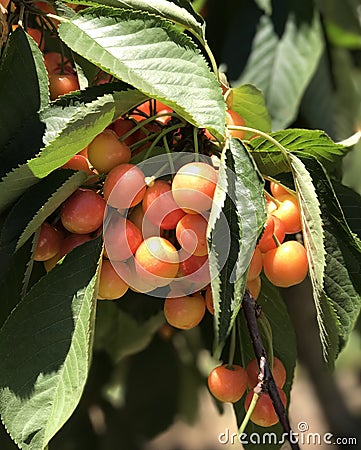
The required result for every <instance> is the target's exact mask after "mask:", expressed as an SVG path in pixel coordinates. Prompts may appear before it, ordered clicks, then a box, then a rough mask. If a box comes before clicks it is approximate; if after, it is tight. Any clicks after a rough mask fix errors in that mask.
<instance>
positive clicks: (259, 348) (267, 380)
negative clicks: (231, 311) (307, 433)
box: [242, 289, 300, 450]
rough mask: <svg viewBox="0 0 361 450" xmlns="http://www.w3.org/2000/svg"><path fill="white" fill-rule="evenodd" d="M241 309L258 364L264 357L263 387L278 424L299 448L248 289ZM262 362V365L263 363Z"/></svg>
mask: <svg viewBox="0 0 361 450" xmlns="http://www.w3.org/2000/svg"><path fill="white" fill-rule="evenodd" d="M242 310H243V312H244V316H245V318H246V322H247V327H248V331H249V334H250V337H251V340H252V345H253V350H254V353H255V355H256V358H257V361H258V365H259V366H260V363H261V358H265V360H264V361H263V360H262V366H263V367H262V369H263V370H262V372H263V373H264V380H263V387H264V390H265V391H266V392H267V393H268V394H269V396H270V398H271V400H272V403H273V406H274V409H275V411H276V413H277V416H278V418H279V421H280V424H281V426H282V428H283V431H284V433H285V434H286V435H287V439H288V441H289V442H290V445H291V448H292V450H300V447H299V445H298V444H297V443H295V442H294V439H291V437H292V429H291V425H290V422H289V419H288V416H287V412H286V409H285V407H284V406H283V403H282V401H281V398H280V395H279V393H278V389H277V386H276V383H275V380H274V378H273V375H272V372H271V369H270V366H269V364H268V360H267V355H266V350H265V348H264V346H263V343H262V339H261V336H260V333H259V329H258V324H257V305H256V303H255V301H254V299H253V298H252V297H251V295H250V293H249V292H248V289H246V292H245V294H244V297H243V303H242ZM263 363H264V365H263Z"/></svg>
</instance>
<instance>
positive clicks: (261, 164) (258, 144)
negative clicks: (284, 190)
mask: <svg viewBox="0 0 361 450" xmlns="http://www.w3.org/2000/svg"><path fill="white" fill-rule="evenodd" d="M270 136H271V137H272V138H274V139H275V140H277V141H278V142H279V143H280V144H281V145H282V146H283V147H284V148H285V149H286V150H287V151H289V152H296V151H298V152H302V154H304V155H310V156H314V157H315V158H317V160H318V161H320V163H322V164H323V165H324V166H325V167H326V168H329V167H333V166H334V165H336V163H338V162H339V161H340V159H341V158H342V157H343V156H344V155H345V154H346V153H347V151H348V149H346V148H345V147H343V146H342V145H340V144H336V143H334V142H333V141H332V140H331V139H330V138H329V137H328V136H327V134H326V133H325V132H324V131H321V130H302V129H297V128H292V129H288V130H282V131H276V132H275V133H271V134H270ZM249 147H250V151H251V153H252V156H253V158H254V159H255V161H256V163H257V166H258V168H259V170H260V171H261V172H262V173H263V174H264V175H268V176H271V177H272V176H276V175H278V174H280V173H282V172H289V171H290V165H289V162H288V160H287V159H286V158H285V157H284V155H283V154H282V153H281V151H280V149H279V148H277V147H276V146H275V145H274V144H273V143H272V142H270V141H269V140H268V139H265V138H263V137H258V138H255V139H252V141H251V142H250V143H249Z"/></svg>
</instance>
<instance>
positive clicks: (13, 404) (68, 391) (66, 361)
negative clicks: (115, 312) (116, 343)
mask: <svg viewBox="0 0 361 450" xmlns="http://www.w3.org/2000/svg"><path fill="white" fill-rule="evenodd" d="M100 241H101V239H100V238H98V239H96V240H93V241H89V242H87V243H85V244H83V245H82V246H79V247H77V248H76V249H74V250H73V251H72V252H71V253H70V254H69V255H68V256H67V257H66V259H65V261H64V263H63V264H61V265H60V266H57V267H55V268H54V269H53V270H52V271H51V272H49V273H48V274H47V275H46V276H44V277H43V278H42V279H41V280H40V281H39V282H38V283H37V284H35V285H34V286H33V288H32V289H31V290H30V291H29V293H28V294H27V295H26V296H25V297H24V299H23V300H22V301H21V302H20V303H19V305H18V306H17V307H16V308H15V309H14V311H13V312H12V314H11V315H10V317H9V318H8V320H7V321H6V322H5V324H4V325H3V327H2V328H1V330H0V356H1V359H2V361H3V364H2V365H1V368H0V413H1V417H2V421H3V423H4V425H5V427H6V428H7V430H8V432H9V433H10V435H11V437H12V438H13V439H14V441H15V442H16V443H17V444H18V445H19V447H21V448H22V449H27V450H39V449H43V448H44V447H45V446H46V445H47V444H48V442H49V441H50V439H51V438H52V437H53V436H54V435H55V433H56V432H57V431H58V430H59V429H60V428H61V427H62V426H63V424H64V423H65V422H66V420H68V418H69V417H70V415H71V414H72V412H73V411H74V409H75V407H76V406H77V404H78V402H79V400H80V397H81V394H82V391H83V388H84V385H85V381H86V378H87V375H88V370H89V365H90V359H91V343H92V329H93V326H94V310H95V300H94V297H95V290H96V279H97V275H96V272H97V267H98V260H99V256H100V253H101V245H100V244H101V242H100ZM39 405H40V406H39Z"/></svg>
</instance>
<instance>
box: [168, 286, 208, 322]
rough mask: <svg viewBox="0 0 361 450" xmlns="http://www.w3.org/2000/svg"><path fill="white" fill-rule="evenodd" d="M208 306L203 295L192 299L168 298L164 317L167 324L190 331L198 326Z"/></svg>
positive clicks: (186, 297) (197, 295) (188, 297)
mask: <svg viewBox="0 0 361 450" xmlns="http://www.w3.org/2000/svg"><path fill="white" fill-rule="evenodd" d="M205 311H206V305H205V302H204V299H203V297H202V296H201V294H195V295H193V296H192V297H190V296H189V295H184V296H182V297H167V298H166V300H165V302H164V315H165V318H166V320H167V322H168V323H169V324H170V325H172V326H173V327H175V328H179V329H181V330H189V329H190V328H194V327H195V326H197V325H198V324H199V323H200V322H201V320H202V319H203V317H204V314H205Z"/></svg>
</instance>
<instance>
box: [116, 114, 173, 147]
mask: <svg viewBox="0 0 361 450" xmlns="http://www.w3.org/2000/svg"><path fill="white" fill-rule="evenodd" d="M164 116H172V117H178V118H179V116H178V114H177V113H171V112H166V113H160V114H155V115H154V116H151V117H147V118H146V119H144V120H142V121H140V122H138V123H137V124H136V125H135V126H134V127H133V128H132V129H131V130H129V131H127V132H126V133H124V134H122V136H120V137H119V141H120V142H123V141H124V140H125V139H127V138H128V137H129V136H131V135H132V134H133V133H135V132H136V131H138V130H139V129H143V131H144V133H146V132H147V129H146V128H144V125H147V124H148V123H150V122H153V121H155V120H156V119H158V118H159V117H164ZM134 121H135V123H136V120H135V119H134Z"/></svg>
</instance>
